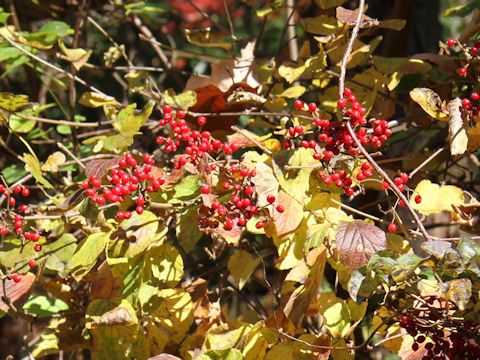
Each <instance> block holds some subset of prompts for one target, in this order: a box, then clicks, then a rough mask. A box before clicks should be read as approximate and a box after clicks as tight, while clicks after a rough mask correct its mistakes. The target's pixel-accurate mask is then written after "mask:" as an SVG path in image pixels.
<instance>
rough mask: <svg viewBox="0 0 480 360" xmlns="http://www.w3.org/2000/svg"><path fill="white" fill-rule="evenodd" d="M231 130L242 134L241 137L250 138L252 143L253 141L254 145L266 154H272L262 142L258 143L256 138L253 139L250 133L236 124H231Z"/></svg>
mask: <svg viewBox="0 0 480 360" xmlns="http://www.w3.org/2000/svg"><path fill="white" fill-rule="evenodd" d="M232 130H233V131H236V132H237V133H239V134H240V135H242V136H243V137H245V138H247V139H248V140H250V141H251V142H252V143H254V144H255V145H257V146H258V147H259V148H260V149H261V150H262V151H263V152H264V153H266V154H268V155H272V152H271V151H270V150H269V149H267V148H266V147H265V146H263V145H262V144H260V143H259V142H258V141H257V140H255V139H254V138H252V137H251V136H250V135H248V134H247V133H246V132H245V131H244V130H243V129H240V128H239V127H238V126H235V125H233V126H232Z"/></svg>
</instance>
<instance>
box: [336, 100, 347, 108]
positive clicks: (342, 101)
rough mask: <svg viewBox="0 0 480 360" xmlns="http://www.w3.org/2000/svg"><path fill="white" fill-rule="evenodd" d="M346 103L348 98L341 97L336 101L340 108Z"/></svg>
mask: <svg viewBox="0 0 480 360" xmlns="http://www.w3.org/2000/svg"><path fill="white" fill-rule="evenodd" d="M347 103H348V100H347V99H345V98H342V99H340V100H338V101H337V106H338V107H339V108H340V109H343V108H345V106H347Z"/></svg>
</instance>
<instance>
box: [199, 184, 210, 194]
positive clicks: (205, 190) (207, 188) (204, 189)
mask: <svg viewBox="0 0 480 360" xmlns="http://www.w3.org/2000/svg"><path fill="white" fill-rule="evenodd" d="M200 191H201V192H202V194H210V186H208V185H203V186H202V188H201V189H200Z"/></svg>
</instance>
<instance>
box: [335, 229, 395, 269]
mask: <svg viewBox="0 0 480 360" xmlns="http://www.w3.org/2000/svg"><path fill="white" fill-rule="evenodd" d="M335 241H336V246H337V252H338V255H339V260H340V261H341V262H342V264H343V265H345V266H346V267H347V268H348V270H349V271H350V272H351V273H353V272H354V271H355V270H356V269H357V268H359V267H360V266H362V265H365V264H366V263H367V262H368V260H369V259H370V257H372V255H373V254H375V253H376V252H378V251H380V250H385V249H386V248H387V247H386V246H387V239H386V236H385V233H384V232H383V231H382V230H381V229H380V228H378V227H376V226H375V225H372V224H369V223H367V222H365V221H363V220H355V221H352V222H348V223H343V224H341V225H340V226H338V228H337V231H336V233H335Z"/></svg>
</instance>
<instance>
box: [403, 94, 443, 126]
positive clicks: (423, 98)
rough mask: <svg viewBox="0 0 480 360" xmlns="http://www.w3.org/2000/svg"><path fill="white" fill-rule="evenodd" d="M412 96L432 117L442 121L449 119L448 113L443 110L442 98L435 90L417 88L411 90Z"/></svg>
mask: <svg viewBox="0 0 480 360" xmlns="http://www.w3.org/2000/svg"><path fill="white" fill-rule="evenodd" d="M410 97H411V98H412V100H413V101H415V102H416V103H417V104H418V105H420V106H421V107H422V109H423V110H424V111H425V112H426V113H427V114H428V115H430V116H431V117H433V118H435V119H437V120H440V121H448V120H449V117H448V115H447V114H446V113H444V112H443V111H442V108H441V106H442V100H441V99H440V96H438V94H437V93H436V92H435V91H433V90H431V89H428V88H415V89H413V90H412V91H410Z"/></svg>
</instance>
